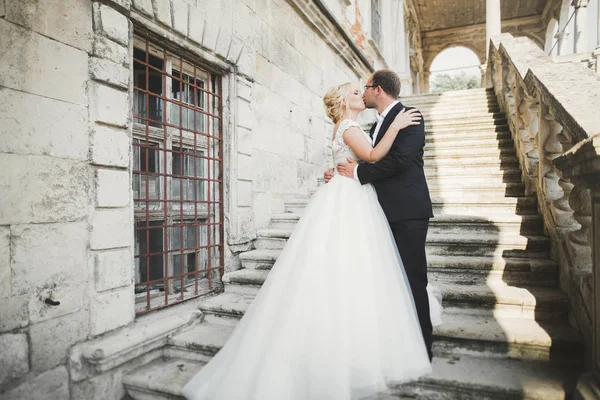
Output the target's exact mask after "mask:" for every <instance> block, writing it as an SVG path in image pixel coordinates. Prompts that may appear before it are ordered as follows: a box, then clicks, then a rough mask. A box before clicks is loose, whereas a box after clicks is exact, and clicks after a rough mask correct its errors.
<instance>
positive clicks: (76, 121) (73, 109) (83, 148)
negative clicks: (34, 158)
mask: <svg viewBox="0 0 600 400" xmlns="http://www.w3.org/2000/svg"><path fill="white" fill-rule="evenodd" d="M0 104H3V106H2V108H0V126H2V129H1V130H0V152H4V153H15V154H33V155H49V156H52V157H59V158H72V159H79V160H85V159H87V157H88V134H87V130H88V125H87V110H86V108H85V107H83V106H79V105H76V104H72V103H66V102H64V101H58V100H53V99H49V98H47V97H42V96H36V95H32V94H29V93H24V92H19V91H16V90H12V89H7V88H2V87H0Z"/></svg>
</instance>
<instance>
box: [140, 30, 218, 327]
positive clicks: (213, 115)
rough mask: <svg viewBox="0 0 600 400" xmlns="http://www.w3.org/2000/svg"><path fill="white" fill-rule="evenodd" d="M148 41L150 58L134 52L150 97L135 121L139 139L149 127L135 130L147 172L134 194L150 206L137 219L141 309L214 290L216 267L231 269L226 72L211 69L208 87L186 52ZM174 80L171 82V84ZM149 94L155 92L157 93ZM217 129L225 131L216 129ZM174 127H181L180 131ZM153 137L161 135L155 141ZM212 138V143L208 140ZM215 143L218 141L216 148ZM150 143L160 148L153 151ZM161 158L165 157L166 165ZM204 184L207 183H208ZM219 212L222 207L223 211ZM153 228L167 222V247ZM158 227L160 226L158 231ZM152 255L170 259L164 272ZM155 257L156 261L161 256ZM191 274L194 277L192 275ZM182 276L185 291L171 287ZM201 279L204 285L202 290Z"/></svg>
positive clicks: (143, 91)
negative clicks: (175, 264) (174, 237)
mask: <svg viewBox="0 0 600 400" xmlns="http://www.w3.org/2000/svg"><path fill="white" fill-rule="evenodd" d="M143 44H144V48H145V55H144V57H143V58H144V60H140V59H138V58H137V57H134V61H135V63H136V68H141V69H140V72H141V71H143V72H145V76H144V79H145V88H144V89H142V88H140V87H138V85H137V84H135V85H133V86H134V90H135V91H136V93H139V95H143V96H144V101H145V113H144V114H145V115H143V116H142V115H135V113H134V115H133V117H134V119H135V123H138V122H139V123H143V125H144V128H145V129H144V134H143V138H144V139H143V140H141V141H140V142H139V143H138V142H136V140H138V139H137V138H140V137H142V135H141V134H140V135H137V134H136V133H135V131H134V138H136V139H134V141H133V146H136V148H138V149H140V151H141V150H142V149H144V151H145V153H144V162H145V168H140V170H135V169H134V170H133V174H135V175H139V176H141V175H142V174H143V177H144V180H145V184H146V187H145V190H144V193H140V196H139V198H134V202H136V203H135V204H136V205H137V207H140V206H142V204H140V203H143V206H145V209H144V210H140V209H137V210H135V211H134V217H135V221H136V223H137V225H135V226H134V231H135V232H136V237H139V234H138V232H140V231H144V233H143V236H145V238H146V250H145V251H144V252H143V253H141V254H138V255H134V259H138V260H142V259H145V260H146V277H145V279H143V281H141V282H136V283H135V287H136V288H144V289H145V292H146V293H145V296H144V298H145V309H144V310H138V315H139V314H143V313H146V312H148V311H151V310H156V309H160V308H164V307H167V306H169V305H171V304H175V303H178V302H180V301H183V300H186V299H187V298H190V297H195V296H198V295H203V294H206V293H210V292H212V290H213V286H214V285H213V279H214V278H213V275H212V273H213V272H214V271H215V270H216V271H219V273H220V276H221V277H222V274H223V271H224V267H223V261H224V253H223V243H224V228H223V226H224V204H223V187H224V185H223V159H222V154H223V142H222V141H223V137H222V131H223V121H222V118H223V117H222V109H223V100H222V95H223V94H222V81H221V78H220V77H219V76H217V75H214V74H212V73H210V72H208V71H206V72H207V75H208V78H207V81H206V84H205V85H204V87H200V86H199V84H200V83H201V81H200V80H199V79H198V68H197V65H196V64H195V63H191V62H189V61H188V60H186V64H188V63H189V65H190V66H192V67H193V76H191V77H190V73H191V69H190V68H188V69H187V70H186V71H188V73H186V72H185V71H184V63H183V57H179V56H178V55H175V54H171V53H168V52H167V51H166V50H165V49H161V48H160V47H157V46H154V45H153V44H151V42H150V41H148V40H147V39H143ZM136 48H137V47H136ZM151 48H152V50H151ZM154 49H156V50H157V51H158V52H157V53H156V54H157V55H158V56H159V57H160V55H162V68H157V67H155V66H154V65H151V64H150V62H151V57H155V56H153V55H152V53H151V51H152V52H154ZM136 51H137V50H136ZM160 52H161V53H162V54H160ZM152 59H154V58H152ZM157 59H158V57H157ZM171 59H173V63H174V64H175V65H177V63H176V61H175V59H177V60H178V61H179V63H178V64H179V65H178V68H179V73H180V75H179V76H175V74H174V73H173V72H172V71H169V72H168V71H167V64H168V62H170V60H171ZM138 64H139V66H138ZM151 72H152V73H154V72H158V73H159V76H160V79H161V81H160V82H157V81H156V80H155V78H154V76H152V77H151V76H150V74H151ZM167 79H171V81H170V82H171V83H172V84H173V85H174V84H176V82H179V89H178V93H174V91H173V90H171V91H170V92H167V86H168V83H169V82H167ZM151 80H152V85H153V86H152V87H151ZM188 81H189V82H188ZM155 84H157V85H158V84H160V85H161V87H162V92H161V90H158V89H157V90H156V91H158V92H161V93H154V92H153V91H152V90H154V88H155V86H154V85H155ZM173 85H172V86H171V88H172V89H173ZM188 90H191V91H192V93H191V95H186V93H187V91H188ZM174 94H176V96H174ZM188 94H189V93H188ZM150 96H152V99H151V98H150ZM201 96H202V97H204V96H206V101H202V105H203V106H204V107H200V105H201V101H200V100H201V99H200V97H201ZM176 97H178V98H176ZM154 99H156V100H154ZM151 100H152V101H156V102H157V107H160V110H161V111H162V115H161V118H160V120H158V119H155V114H154V113H153V112H151V110H150V105H151ZM217 102H218V103H217ZM171 107H179V113H178V114H179V121H178V123H174V122H173V121H172V120H171V117H172V116H173V114H175V113H173V112H171ZM184 111H185V114H187V115H186V120H185V123H184V122H183V120H184ZM190 112H192V113H193V118H189V113H190ZM198 118H202V119H205V118H206V120H207V123H206V126H205V127H201V128H200V129H202V130H203V131H206V132H200V131H198V122H199V121H198ZM190 122H192V123H193V126H190V124H189V123H190ZM213 123H218V128H217V126H215V125H213ZM211 125H212V126H211ZM161 126H162V135H160V136H162V137H160V136H159V137H156V138H155V139H153V138H152V137H154V135H156V133H157V132H160V131H158V130H153V129H155V128H154V127H158V129H160V127H161ZM169 129H171V130H169ZM217 130H218V132H215V131H217ZM175 132H178V133H179V135H178V137H177V135H176V133H175ZM184 132H186V135H187V134H188V133H189V135H187V136H185V137H184ZM184 138H188V140H190V142H188V143H189V145H190V146H191V145H192V143H191V141H192V140H193V148H192V149H191V150H187V148H185V147H184ZM151 140H154V141H155V142H158V143H157V144H154V143H153V142H151ZM177 140H179V143H177ZM161 141H162V144H161V143H160V142H161ZM215 141H216V142H215ZM205 145H206V148H205V147H204V146H205ZM215 145H216V146H215ZM175 146H177V147H178V150H176V149H175V148H174V147H175ZM199 146H200V147H199ZM213 146H215V147H216V148H213ZM150 151H153V152H156V153H150ZM199 152H200V154H199ZM213 153H215V154H213ZM175 154H178V155H179V156H180V159H179V171H180V172H179V173H178V174H175V173H174V171H173V158H174V157H173V156H174V155H175ZM151 156H152V157H156V162H157V167H156V172H151V171H150V159H151ZM161 156H162V159H161ZM188 157H193V159H189V158H188ZM199 162H202V163H206V165H207V167H206V168H202V170H203V171H201V172H202V174H201V175H199V174H198V168H199V164H198V163H199ZM161 163H162V164H163V167H162V168H161ZM168 166H171V170H167V167H168ZM190 168H193V172H192V171H189V169H190ZM215 173H217V174H215ZM213 175H215V176H213ZM175 178H177V179H179V180H180V181H179V193H180V197H179V199H178V200H176V199H173V198H172V193H170V192H169V191H168V190H167V189H168V188H169V187H170V188H172V186H173V179H175ZM157 179H162V180H163V181H162V185H161V184H160V183H159V185H158V187H159V188H162V192H163V193H162V195H161V194H160V193H159V195H158V196H157V198H156V199H152V198H151V194H152V193H151V192H150V183H151V182H154V181H156V180H157ZM184 179H185V180H186V187H188V190H186V191H184ZM198 185H202V187H200V188H199V187H198ZM204 185H206V186H205V187H204ZM216 185H218V186H216ZM189 190H193V195H192V196H190V193H189ZM138 192H139V191H138ZM201 193H203V196H202V197H200V194H201ZM215 195H216V196H215ZM217 196H218V197H219V198H218V199H217V198H216V197H217ZM213 197H214V198H213ZM173 203H177V205H178V206H179V210H177V209H176V208H175V206H173ZM151 205H158V206H159V207H157V209H156V210H151V208H150V207H151ZM160 207H162V209H160ZM217 212H218V213H219V214H217ZM215 219H218V222H217V221H215ZM138 221H139V222H142V221H143V224H140V223H139V222H138ZM205 227H206V228H205ZM152 229H162V232H161V233H162V237H163V248H162V249H160V251H153V250H154V247H153V246H152V243H151V241H150V238H151V234H152V231H151V230H152ZM170 229H173V230H175V229H179V238H180V246H179V248H177V249H171V246H170V235H171V234H177V233H176V232H175V231H174V232H173V233H171V231H170ZM186 229H193V232H194V240H193V244H192V243H190V241H188V240H187V238H188V236H189V235H188V234H186ZM203 229H206V244H205V245H202V243H201V242H200V230H203ZM156 234H158V232H157V233H156ZM216 241H219V243H216ZM188 246H189V247H188ZM217 248H218V250H217ZM203 251H206V252H207V254H206V257H207V259H206V260H205V261H202V260H201V254H202V252H203ZM216 251H219V256H220V257H219V261H218V262H217V261H216V259H215V260H213V255H216V254H217V253H216ZM173 254H178V255H179V256H180V262H179V264H180V272H179V273H178V274H175V271H170V270H169V263H170V262H171V261H170V260H171V257H172V255H173ZM191 254H193V256H194V266H193V268H191V271H190V270H189V269H188V268H186V267H185V266H186V259H187V258H189V257H191ZM153 257H162V260H163V265H162V269H163V274H162V275H163V276H162V277H159V278H157V279H151V273H152V268H151V262H150V261H151V259H152V258H153ZM154 261H155V262H156V261H157V260H156V258H155V259H154ZM200 262H206V264H207V265H206V268H203V269H200V267H199V266H200ZM214 264H218V265H214ZM155 272H156V271H155ZM200 274H203V275H204V274H206V276H205V277H203V278H201V275H200ZM192 279H193V282H192V281H191V280H192ZM177 281H179V284H180V289H181V291H180V293H179V294H175V293H173V294H171V293H169V292H170V290H169V288H170V284H171V283H170V282H177ZM186 282H187V283H186ZM201 283H202V293H200V291H201V288H200V284H201ZM161 284H162V289H161V290H164V292H165V293H164V294H163V296H161V294H160V293H159V294H156V295H151V293H150V292H151V290H152V289H151V288H152V286H154V288H156V287H157V285H161ZM190 286H191V287H193V288H194V289H193V294H191V295H189V296H186V295H185V292H186V288H187V289H191V287H190ZM188 293H189V292H188ZM186 297H187V298H186ZM161 298H162V301H159V302H158V303H157V299H161ZM152 303H154V304H152Z"/></svg>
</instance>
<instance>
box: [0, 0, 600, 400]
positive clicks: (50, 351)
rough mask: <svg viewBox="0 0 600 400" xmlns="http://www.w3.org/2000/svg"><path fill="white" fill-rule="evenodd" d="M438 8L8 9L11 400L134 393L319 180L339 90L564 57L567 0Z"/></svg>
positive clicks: (166, 0)
mask: <svg viewBox="0 0 600 400" xmlns="http://www.w3.org/2000/svg"><path fill="white" fill-rule="evenodd" d="M442 3H448V2H441V1H437V2H436V1H432V2H427V4H430V5H433V6H430V7H429V8H427V7H425V6H424V4H420V3H417V2H415V1H412V0H406V1H402V0H312V1H307V0H219V1H211V0H101V1H92V0H47V1H43V2H42V1H37V0H0V49H1V50H2V52H1V53H0V96H1V97H2V98H1V99H0V104H2V107H0V165H1V170H2V171H3V174H2V175H0V304H1V306H0V397H2V398H3V399H4V398H6V399H23V398H27V399H31V400H34V399H49V398H50V399H86V400H87V399H121V398H122V397H123V396H124V395H125V390H124V388H123V384H122V377H123V376H124V374H126V373H128V372H130V371H132V370H134V369H135V368H137V367H139V366H140V365H143V364H145V363H146V362H147V361H148V360H149V359H151V358H152V357H157V356H159V355H160V354H159V353H157V352H160V348H161V346H162V345H164V343H165V342H166V341H167V340H169V339H168V338H169V335H170V334H172V333H173V332H178V331H179V330H181V329H183V328H184V327H186V326H187V325H189V324H191V323H193V321H194V320H195V319H196V318H197V317H198V311H197V304H198V302H199V301H200V300H201V299H202V298H204V296H206V295H210V294H212V293H214V292H216V291H218V290H219V289H220V288H221V278H222V276H223V273H224V272H226V271H233V270H235V269H237V268H239V265H240V263H239V259H238V257H237V255H238V254H239V253H240V252H242V251H245V250H248V249H251V248H252V246H253V241H254V239H255V238H256V232H257V231H258V230H259V229H261V228H264V227H266V226H267V224H268V223H269V220H270V216H271V215H272V214H276V213H281V212H283V209H284V201H285V200H286V199H288V198H291V197H297V196H298V195H308V194H309V193H310V192H311V189H312V188H314V187H316V186H317V184H318V178H320V177H321V176H322V173H323V171H324V169H325V168H327V167H329V166H330V163H331V161H330V143H331V139H332V132H331V131H332V129H331V128H332V125H331V123H330V121H328V120H327V118H326V116H325V113H324V110H323V103H322V96H323V94H324V92H325V91H326V89H327V88H328V87H330V86H332V85H335V84H339V83H342V82H347V81H352V82H359V83H361V84H364V82H365V81H366V79H367V77H368V76H369V75H370V74H371V73H372V72H373V71H374V70H377V69H380V68H391V69H393V70H395V71H397V72H398V74H399V75H400V77H401V80H402V92H401V95H402V96H408V95H411V94H417V93H426V92H427V91H428V79H429V72H428V70H429V66H430V65H431V61H432V60H433V58H434V57H435V55H437V54H438V53H439V52H440V51H442V50H443V49H445V48H447V47H448V46H451V45H463V46H466V47H469V48H472V49H473V50H474V51H475V53H476V54H478V55H479V56H480V59H481V62H482V64H485V62H486V46H487V43H488V42H487V40H486V32H487V36H493V35H495V34H498V33H500V31H503V32H511V33H513V34H514V35H515V36H520V35H522V36H528V37H530V38H533V40H534V41H535V42H536V43H537V45H538V46H539V47H541V48H543V47H544V46H546V47H548V50H549V51H548V52H551V51H552V47H553V46H549V44H548V43H549V42H548V41H550V42H552V41H553V40H554V39H556V38H558V39H561V38H562V37H563V36H561V35H560V34H558V35H557V34H554V35H552V34H547V32H554V29H555V28H554V25H553V24H555V22H553V21H556V24H558V26H559V27H563V25H564V27H565V28H566V27H567V26H568V24H567V23H566V22H564V21H565V20H564V16H565V15H567V17H566V18H567V19H568V15H569V14H568V12H567V11H564V10H565V4H566V3H569V2H568V1H566V2H565V1H562V2H561V1H559V0H553V1H536V2H526V1H523V2H520V3H523V4H525V3H527V4H528V6H527V7H522V8H519V9H521V10H523V12H524V13H525V14H527V15H521V14H518V13H517V14H514V12H513V11H511V10H513V9H512V8H510V7H508V6H506V7H507V8H506V10H505V8H500V2H499V1H498V0H496V1H493V0H487V1H486V2H484V1H482V2H480V3H481V4H484V3H485V4H487V7H488V10H492V11H491V13H488V14H487V19H485V18H484V19H483V21H482V20H481V18H479V16H480V14H481V12H483V11H482V10H485V8H484V7H483V6H481V7H480V8H479V9H478V10H475V11H474V14H473V15H474V17H473V18H471V19H468V18H467V19H466V20H462V19H461V18H459V16H464V15H465V14H464V13H462V12H460V10H458V9H456V8H452V9H445V8H444V7H445V6H444V5H443V4H442ZM452 3H457V4H454V5H453V6H465V5H466V3H467V2H452ZM463 3H464V4H463ZM469 3H470V2H469ZM506 3H508V2H505V4H506ZM534 3H535V4H534ZM575 3H576V4H575ZM584 3H585V5H584ZM485 4H484V5H485ZM574 4H575V5H574V6H573V7H574V8H573V9H574V10H575V9H577V10H579V9H580V8H582V7H583V8H585V7H587V2H574ZM492 6H494V7H492ZM570 6H571V4H567V5H566V7H567V9H569V7H570ZM436 7H437V8H436ZM503 7H504V6H503ZM528 7H529V8H528ZM494 10H495V11H494ZM511 12H513V14H510V13H511ZM507 13H508V14H507ZM501 14H502V18H501ZM452 15H454V16H456V18H454V19H455V20H454V21H453V20H452V18H451V16H452ZM578 15H579V16H580V17H579V25H578V26H579V27H581V24H583V23H584V21H585V19H584V18H583V17H581V15H583V11H580V12H579V14H578ZM505 16H506V18H505ZM478 18H479V19H478ZM576 18H577V17H576ZM589 18H592V17H591V16H590V17H589ZM505 19H507V20H506V21H505ZM460 24H463V25H460ZM561 24H562V25H561ZM460 26H462V28H461V27H460ZM561 29H562V28H559V31H562V30H561ZM557 33H558V31H557ZM578 37H580V36H578ZM561 40H562V39H561ZM575 43H576V42H575ZM558 46H561V45H560V44H559V45H558ZM574 46H576V44H574ZM586 49H587V47H586ZM574 51H575V50H574ZM586 51H587V50H586ZM588 53H589V54H588V55H587V58H586V60H589V62H590V65H592V64H593V65H596V64H594V62H595V61H594V60H595V58H597V57H598V54H599V53H598V51H597V48H596V51H595V52H588ZM557 54H558V55H560V54H564V53H560V52H559V53H557ZM584 58H585V57H584ZM482 71H484V72H485V68H483V69H482ZM371 116H372V114H371ZM368 120H369V116H366V117H364V121H363V122H369V121H368ZM157 354H158V355H157Z"/></svg>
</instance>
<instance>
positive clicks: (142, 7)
mask: <svg viewBox="0 0 600 400" xmlns="http://www.w3.org/2000/svg"><path fill="white" fill-rule="evenodd" d="M133 8H135V9H136V10H138V11H140V12H141V13H142V14H146V15H148V16H150V17H153V16H154V10H152V0H133Z"/></svg>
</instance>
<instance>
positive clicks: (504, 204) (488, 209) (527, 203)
mask: <svg viewBox="0 0 600 400" xmlns="http://www.w3.org/2000/svg"><path fill="white" fill-rule="evenodd" d="M430 183H431V182H430ZM309 201H310V200H309V199H295V200H287V201H285V203H284V204H285V212H286V213H301V212H302V211H303V210H304V207H306V204H307V203H308V202H309ZM431 202H432V205H433V212H434V215H437V214H461V215H480V216H481V215H483V216H489V215H499V214H502V215H505V214H515V213H516V214H518V215H532V214H537V200H536V198H535V197H495V196H493V197H491V196H485V195H477V196H468V197H467V196H460V197H456V198H455V197H451V196H445V197H435V196H431Z"/></svg>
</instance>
